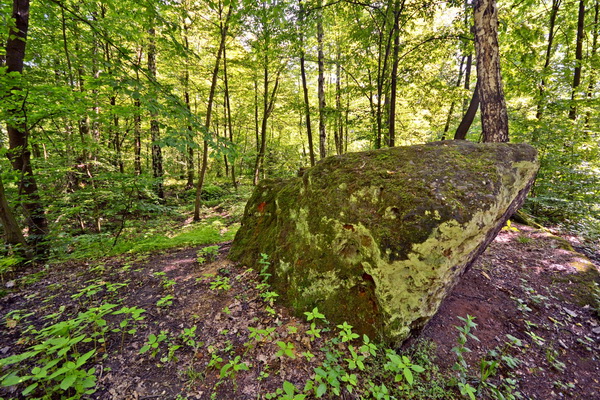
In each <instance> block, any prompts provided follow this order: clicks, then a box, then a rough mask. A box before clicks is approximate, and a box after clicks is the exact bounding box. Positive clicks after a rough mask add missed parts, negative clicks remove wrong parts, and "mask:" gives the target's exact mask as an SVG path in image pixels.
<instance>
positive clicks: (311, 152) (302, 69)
mask: <svg viewBox="0 0 600 400" xmlns="http://www.w3.org/2000/svg"><path fill="white" fill-rule="evenodd" d="M303 28H304V8H303V5H302V1H300V29H301V30H302V29H303ZM304 56H305V54H304V35H303V33H302V31H301V32H300V75H301V76H302V92H303V93H304V110H305V116H306V134H307V136H308V154H309V157H310V166H311V167H313V166H314V165H315V149H314V145H313V135H312V126H311V122H310V102H309V100H308V85H307V83H306V66H305V60H304Z"/></svg>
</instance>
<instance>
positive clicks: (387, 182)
mask: <svg viewBox="0 0 600 400" xmlns="http://www.w3.org/2000/svg"><path fill="white" fill-rule="evenodd" d="M537 169H538V161H537V157H536V151H535V149H533V148H532V147H531V146H528V145H524V144H505V143H485V144H475V143H470V142H466V141H444V142H435V143H429V144H425V145H417V146H407V147H396V148H390V149H382V150H374V151H366V152H360V153H348V154H344V155H342V156H335V157H328V158H326V159H324V160H322V161H320V162H319V163H318V164H317V165H316V166H315V167H313V168H309V169H307V170H306V171H305V172H304V173H303V174H302V176H300V177H298V178H293V179H289V180H266V181H263V182H261V183H260V184H259V185H258V186H257V188H256V190H255V192H254V193H253V195H252V197H251V198H250V200H249V201H248V204H247V205H246V210H245V213H244V218H243V220H242V227H241V228H240V230H239V231H238V233H237V235H236V238H235V240H234V243H233V245H232V249H231V253H230V257H231V258H232V259H233V260H236V261H238V262H240V263H243V264H246V265H248V266H253V267H257V261H258V260H259V258H260V257H259V255H260V253H266V254H268V255H269V257H270V260H271V271H269V272H270V273H271V274H272V277H271V284H272V285H273V287H274V289H275V290H276V291H277V292H278V293H279V294H280V295H281V298H282V299H283V300H284V302H285V303H287V304H288V305H290V306H292V307H294V308H295V309H296V310H298V312H302V311H306V310H308V309H312V308H313V307H319V310H321V311H322V312H324V313H325V314H326V315H327V317H328V318H329V319H330V320H331V321H334V322H343V321H347V322H348V323H350V324H352V325H353V326H354V327H355V329H356V330H357V331H358V332H361V333H366V334H368V335H369V336H371V337H376V338H378V339H379V340H383V341H387V342H395V343H398V342H400V341H402V340H404V339H405V338H406V337H407V336H408V335H409V334H410V332H411V331H413V330H416V329H420V328H421V327H422V326H423V325H424V324H425V323H426V322H427V321H428V320H429V319H430V318H431V317H432V316H433V315H434V314H435V312H436V311H437V309H438V308H439V305H440V304H441V302H442V300H443V299H444V298H445V296H446V295H447V294H448V292H449V291H450V289H451V288H452V287H453V286H454V284H455V283H456V282H457V279H458V278H459V277H460V275H461V274H462V273H463V272H464V271H465V270H466V268H468V267H469V266H470V265H471V264H472V263H473V261H474V260H475V258H476V257H477V255H479V254H481V253H482V252H483V250H484V249H485V247H486V246H487V245H488V244H489V243H490V242H491V240H492V239H493V238H494V236H495V235H496V234H497V233H498V231H499V230H500V229H501V227H502V226H503V224H504V223H505V221H506V219H507V218H508V217H509V216H510V215H511V214H512V213H513V212H514V211H515V210H516V209H517V208H518V207H519V206H520V205H521V204H522V202H523V200H524V198H525V195H526V193H527V191H528V190H529V187H530V185H531V183H532V181H533V178H534V176H535V173H536V172H537Z"/></svg>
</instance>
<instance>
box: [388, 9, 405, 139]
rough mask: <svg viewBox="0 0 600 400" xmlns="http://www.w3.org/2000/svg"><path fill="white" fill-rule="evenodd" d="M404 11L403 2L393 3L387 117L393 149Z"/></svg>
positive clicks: (389, 137)
mask: <svg viewBox="0 0 600 400" xmlns="http://www.w3.org/2000/svg"><path fill="white" fill-rule="evenodd" d="M403 9H404V0H402V3H401V2H400V0H396V1H395V2H394V28H393V30H392V35H394V50H393V54H392V76H391V86H392V87H391V93H390V113H389V117H388V121H389V122H388V146H390V147H394V146H395V145H396V97H397V96H396V91H397V87H396V86H397V85H398V63H399V61H400V60H399V58H398V53H399V52H400V24H399V21H400V14H401V13H402V10H403Z"/></svg>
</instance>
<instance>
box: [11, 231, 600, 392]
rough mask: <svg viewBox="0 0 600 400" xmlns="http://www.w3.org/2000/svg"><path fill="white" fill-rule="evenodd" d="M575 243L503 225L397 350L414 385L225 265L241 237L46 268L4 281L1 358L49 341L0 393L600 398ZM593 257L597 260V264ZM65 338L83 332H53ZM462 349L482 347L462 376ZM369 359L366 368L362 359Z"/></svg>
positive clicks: (590, 305) (591, 274)
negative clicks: (463, 338)
mask: <svg viewBox="0 0 600 400" xmlns="http://www.w3.org/2000/svg"><path fill="white" fill-rule="evenodd" d="M571 245H572V246H574V247H575V248H577V246H583V244H582V243H581V241H580V240H579V239H578V238H577V237H566V236H565V237H562V238H561V237H557V236H553V235H551V234H550V233H548V232H546V231H541V230H536V229H533V228H530V227H527V226H522V225H517V224H513V225H512V227H511V229H505V230H503V231H502V232H501V233H500V234H499V236H498V237H497V238H496V239H495V241H494V242H493V243H492V244H491V245H490V247H489V248H488V249H487V251H486V252H485V253H484V254H483V255H482V256H481V257H480V258H479V259H478V261H477V263H476V264H475V265H474V266H473V268H471V269H470V270H469V271H468V272H467V273H466V274H465V275H464V276H463V277H462V279H461V280H460V282H459V283H458V285H457V286H456V287H455V288H454V290H453V291H452V293H451V294H450V296H449V297H448V298H447V299H446V300H445V301H444V303H443V305H442V307H441V309H440V310H439V312H438V313H437V315H436V316H435V317H434V318H433V319H432V320H431V321H430V322H429V324H428V325H427V326H426V327H425V328H424V329H423V331H422V332H421V333H420V335H419V336H416V337H413V338H411V339H410V340H409V341H407V342H406V343H405V344H404V345H403V347H402V348H401V349H397V351H398V353H399V354H402V355H406V356H407V357H409V358H410V360H411V362H412V363H413V364H417V365H420V366H422V367H423V368H424V369H425V370H424V371H423V372H420V373H417V371H416V370H415V373H414V375H415V379H414V380H415V382H414V384H413V385H408V384H407V382H406V378H403V377H398V379H397V380H399V381H400V382H398V383H395V382H394V379H393V378H391V379H390V380H389V381H384V379H385V378H384V377H385V376H386V373H388V372H389V369H390V367H389V366H388V367H386V366H385V361H388V359H390V358H386V355H385V354H386V353H383V350H382V349H378V350H377V351H379V352H380V353H376V356H375V357H373V356H370V355H369V353H370V351H371V350H370V349H374V346H372V347H370V348H369V346H368V344H367V346H366V347H365V343H364V342H363V340H364V339H361V338H357V339H355V340H354V342H355V343H356V348H353V349H354V350H356V352H355V354H352V353H351V352H350V348H349V347H348V342H343V341H342V340H341V339H340V338H343V334H340V333H339V329H338V328H336V327H334V326H332V325H329V326H327V325H322V324H317V325H313V326H312V327H311V323H310V322H307V321H306V318H304V317H302V318H298V317H296V316H293V315H292V313H291V312H290V310H288V309H285V308H283V307H280V306H279V305H278V304H277V303H276V302H275V303H273V302H272V298H273V296H274V295H273V294H272V292H269V291H268V288H266V289H265V286H264V285H262V286H261V276H259V275H258V274H257V273H256V272H254V271H252V270H248V269H246V268H245V267H244V266H237V265H234V264H233V263H232V262H230V261H228V260H227V254H228V251H229V247H230V243H229V242H226V243H220V244H219V245H218V254H216V250H217V249H216V248H208V250H201V248H188V249H183V250H170V251H165V252H161V253H158V254H157V253H154V254H146V255H128V256H118V257H111V258H107V259H103V260H99V261H88V262H83V261H69V262H64V263H61V264H58V265H52V266H51V267H50V268H40V269H39V270H37V271H32V273H31V274H29V275H27V276H25V277H21V278H19V279H17V280H11V281H6V280H5V281H4V282H3V285H4V286H5V288H4V289H3V290H2V294H3V296H2V297H1V298H0V324H2V329H0V358H5V359H7V357H9V356H13V355H15V354H23V352H24V351H26V350H27V348H30V346H34V345H38V347H37V348H35V349H34V350H39V351H38V352H37V353H36V354H34V355H31V354H28V353H25V354H28V356H27V357H24V358H25V360H21V361H20V363H16V364H13V365H12V366H10V367H13V368H14V367H15V365H16V366H21V367H23V369H22V370H21V371H20V372H17V373H16V374H14V375H13V377H18V376H20V377H21V378H22V380H23V381H24V382H23V383H22V384H20V385H12V386H8V387H4V388H0V398H2V397H4V398H6V399H8V398H27V397H28V396H32V395H33V393H36V391H37V393H38V395H39V396H40V397H41V396H42V395H43V394H44V393H45V394H48V393H62V394H63V395H64V394H69V395H74V394H76V393H77V391H79V393H83V391H85V390H86V388H85V386H90V385H92V384H93V383H94V382H95V385H96V386H95V388H96V390H95V392H94V393H93V394H87V395H83V398H98V399H137V400H142V399H190V400H191V399H211V398H212V399H259V398H266V399H269V398H281V399H301V398H303V397H301V396H300V395H299V393H300V392H302V390H304V388H305V384H306V382H307V381H309V380H311V381H312V382H314V387H315V388H314V389H312V390H310V389H307V393H308V392H312V394H311V395H310V396H309V397H307V398H313V396H314V394H315V393H317V392H319V393H321V392H323V393H324V395H323V397H322V398H332V399H333V398H335V399H337V398H343V399H354V398H360V397H359V395H358V394H357V393H361V394H362V396H364V397H363V398H381V399H385V398H390V397H389V396H390V395H391V394H392V393H396V397H397V398H422V399H434V398H439V399H452V398H457V399H458V398H469V397H468V394H464V395H461V394H460V392H459V389H458V386H457V384H458V383H459V382H462V383H463V384H465V383H467V384H468V385H469V387H472V388H474V389H475V390H477V391H478V393H477V397H478V398H501V397H499V395H497V394H496V395H493V391H494V390H493V388H494V387H495V388H498V390H499V391H500V392H501V393H503V395H504V396H505V398H515V397H516V398H518V396H519V395H520V396H521V398H528V399H540V400H541V399H554V398H556V399H560V398H572V399H600V394H599V393H600V348H599V347H600V346H599V343H600V316H599V313H600V310H599V309H598V308H599V307H600V304H599V302H600V291H599V290H598V288H597V286H595V284H594V281H598V273H597V272H596V271H595V270H597V269H598V268H599V267H600V255H599V254H598V252H597V249H595V251H596V252H595V251H594V249H592V250H590V249H589V247H586V249H587V250H586V251H587V252H588V256H589V259H588V258H585V257H584V256H582V255H581V254H580V253H576V252H574V251H572V248H570V246H571ZM212 249H214V252H213V251H211V250H212ZM212 253H215V254H212ZM199 255H200V256H202V257H203V258H204V259H205V260H202V259H200V260H198V257H199ZM211 256H214V258H213V259H212V260H211ZM588 260H591V261H592V262H593V263H594V264H595V266H592V269H589V268H588V270H587V271H586V269H585V266H586V265H587V266H588V267H589V266H590V264H589V261H588ZM123 307H125V308H123ZM136 310H137V311H136ZM141 310H144V312H142V311H141ZM467 315H470V316H473V317H475V319H474V322H475V323H476V324H477V326H476V327H474V328H472V329H471V331H470V333H471V334H473V335H474V336H476V337H477V340H475V338H473V337H469V338H468V341H467V342H466V343H465V344H463V345H462V346H461V345H459V330H458V329H457V328H456V327H457V326H458V327H464V326H465V322H464V321H463V320H461V319H459V317H462V318H464V319H467V320H469V319H468V318H467ZM316 319H318V317H317V318H316ZM61 321H63V323H62V325H61ZM64 321H70V322H68V323H67V325H68V327H67V328H66V327H65V326H66V325H65V324H64ZM103 321H104V322H103ZM311 322H314V320H313V321H311ZM52 324H53V325H52ZM48 325H51V327H52V329H45V330H44V329H42V327H44V326H48ZM318 327H320V328H321V329H322V330H321V331H319V330H318V329H319V328H318ZM67 331H68V332H69V333H68V334H67V335H65V332H67ZM51 335H58V336H61V335H62V336H67V337H70V338H71V339H72V341H71V342H60V341H53V342H50V343H46V342H44V341H45V340H46V341H47V340H48V338H51ZM44 343H46V344H45V345H44ZM361 345H362V346H363V347H362V350H361V351H358V350H357V349H358V348H360V346H361ZM61 346H62V347H61ZM457 346H458V347H463V348H465V347H466V348H469V349H470V350H471V351H470V352H467V353H465V361H466V365H467V368H466V369H463V370H462V372H461V369H460V368H458V370H457V369H456V366H457V365H458V364H459V363H457V361H459V360H458V359H457V355H456V354H455V352H453V351H452V349H453V348H456V347H457ZM63 348H67V350H64V351H62V352H61V350H60V349H63ZM90 349H91V350H90ZM92 350H93V351H92ZM88 351H89V353H88ZM356 353H358V355H357V354H356ZM88 354H89V355H88ZM361 354H362V357H363V358H362V359H360V358H359V360H362V364H361V363H358V364H357V363H355V364H354V365H351V363H350V360H352V359H354V360H355V361H356V360H357V357H361ZM84 355H85V357H84ZM54 359H58V360H59V361H56V362H55V363H54V364H52V360H54ZM78 360H80V361H81V362H78ZM68 361H72V364H67V362H68ZM34 365H37V366H38V369H36V370H34V371H33V372H32V373H30V371H31V368H32V367H33V366H34ZM61 365H62V367H61ZM227 365H229V367H226V366H227ZM361 365H362V368H361ZM25 366H27V368H25ZM45 366H46V367H47V368H46V369H47V372H48V373H47V374H46V375H44V373H43V372H40V369H39V368H41V369H43V368H45ZM482 366H483V368H481V367H482ZM59 367H61V368H66V369H64V370H59ZM92 367H93V368H94V369H93V370H90V368H92ZM352 367H354V368H352ZM453 367H454V368H453ZM69 368H70V369H69ZM17 369H18V368H17ZM67 370H69V371H76V370H77V371H79V372H78V374H79V375H77V374H75V376H74V377H73V378H68V374H70V373H71V372H65V371H67ZM361 370H362V371H361ZM53 371H54V373H55V374H56V375H55V376H52V375H51V374H52V373H53ZM386 371H387V372H386ZM6 372H7V371H6V370H5V371H0V376H2V375H4V374H5V373H6ZM482 372H483V373H484V376H482ZM36 373H37V377H35V378H32V376H34V375H36ZM488 373H489V378H487V377H486V376H485V375H487V374H488ZM61 374H62V375H61ZM353 374H354V375H355V376H354V378H352V375H353ZM391 376H393V374H392V375H391ZM67 378H68V379H67ZM15 379H16V378H15ZM85 379H88V381H87V383H85V382H86V381H85ZM336 381H337V383H336ZM6 382H8V381H5V383H6ZM15 382H16V381H11V383H15ZM90 382H91V383H90ZM286 382H287V383H286ZM34 383H37V384H38V385H36V386H34V387H33V388H32V389H31V393H30V394H29V395H22V394H21V392H22V391H23V390H24V389H25V388H26V387H27V386H28V385H30V384H34ZM78 383H79V384H80V385H79V386H77V385H78ZM290 383H291V384H294V386H295V387H292V386H291V385H290ZM336 385H337V386H336ZM61 386H62V388H61ZM384 386H385V387H386V388H388V389H390V390H389V391H388V394H387V396H388V397H385V396H386V390H387V389H386V390H384V389H383V387H384ZM319 387H320V389H319ZM336 387H337V389H336ZM348 387H349V388H351V389H352V390H353V392H352V393H350V392H349V391H348V389H347V388H348ZM394 387H400V389H398V390H396V391H395V392H394V390H393V388H394ZM294 396H296V397H294ZM378 396H379V397H378ZM399 396H401V397H399ZM511 396H514V397H511ZM48 398H50V397H48ZM53 398H59V397H53ZM63 398H66V397H63Z"/></svg>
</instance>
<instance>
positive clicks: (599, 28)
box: [585, 0, 600, 128]
mask: <svg viewBox="0 0 600 400" xmlns="http://www.w3.org/2000/svg"><path fill="white" fill-rule="evenodd" d="M599 8H600V1H599V0H596V2H595V5H594V25H593V28H592V32H593V33H592V50H591V54H590V60H591V61H592V62H594V61H595V59H596V56H597V54H598V34H599V32H600V26H599V25H598V11H599ZM596 72H597V71H590V74H589V76H590V83H589V84H588V92H587V97H588V100H592V97H593V96H594V86H595V85H596ZM590 118H591V112H590V111H588V112H587V114H586V116H585V125H586V127H588V128H589V123H590Z"/></svg>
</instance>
